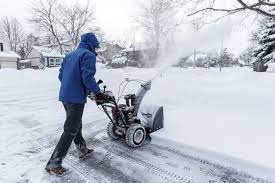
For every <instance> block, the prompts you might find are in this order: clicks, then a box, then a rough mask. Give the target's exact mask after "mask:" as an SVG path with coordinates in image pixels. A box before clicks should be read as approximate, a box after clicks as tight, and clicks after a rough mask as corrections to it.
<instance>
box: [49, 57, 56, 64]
mask: <svg viewBox="0 0 275 183" xmlns="http://www.w3.org/2000/svg"><path fill="white" fill-rule="evenodd" d="M49 66H55V60H54V58H50V61H49Z"/></svg>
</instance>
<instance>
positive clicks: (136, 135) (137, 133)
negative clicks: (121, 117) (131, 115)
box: [125, 123, 146, 148]
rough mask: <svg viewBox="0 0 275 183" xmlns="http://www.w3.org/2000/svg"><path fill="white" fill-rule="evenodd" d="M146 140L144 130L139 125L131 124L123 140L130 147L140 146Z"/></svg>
mask: <svg viewBox="0 0 275 183" xmlns="http://www.w3.org/2000/svg"><path fill="white" fill-rule="evenodd" d="M145 138H146V130H145V128H144V127H143V126H142V125H141V124H137V123H136V124H132V125H131V126H130V127H129V128H128V129H127V132H126V135H125V140H126V143H127V145H128V146H130V147H134V148H136V147H140V146H142V144H143V142H144V140H145Z"/></svg>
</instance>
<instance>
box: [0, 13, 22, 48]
mask: <svg viewBox="0 0 275 183" xmlns="http://www.w3.org/2000/svg"><path fill="white" fill-rule="evenodd" d="M0 25H1V28H0V35H1V37H2V38H3V39H4V41H6V42H7V43H8V45H9V47H10V50H12V51H15V52H16V51H17V49H18V46H19V44H20V42H21V41H22V39H21V38H22V35H23V28H22V25H21V24H20V22H19V21H18V20H17V19H16V18H13V17H4V18H2V20H1V22H0Z"/></svg>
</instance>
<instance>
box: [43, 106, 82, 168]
mask: <svg viewBox="0 0 275 183" xmlns="http://www.w3.org/2000/svg"><path fill="white" fill-rule="evenodd" d="M63 105H64V108H65V110H66V121H65V124H64V131H63V133H62V135H61V137H60V139H59V141H58V143H57V145H56V147H55V150H54V152H53V154H52V156H51V158H50V160H49V162H48V163H47V166H46V169H52V168H57V167H61V164H62V160H63V159H64V158H65V156H66V154H67V152H68V150H69V148H70V145H71V143H72V141H73V139H74V138H75V137H76V135H77V133H78V131H79V129H80V127H81V118H82V114H83V109H84V104H68V103H63Z"/></svg>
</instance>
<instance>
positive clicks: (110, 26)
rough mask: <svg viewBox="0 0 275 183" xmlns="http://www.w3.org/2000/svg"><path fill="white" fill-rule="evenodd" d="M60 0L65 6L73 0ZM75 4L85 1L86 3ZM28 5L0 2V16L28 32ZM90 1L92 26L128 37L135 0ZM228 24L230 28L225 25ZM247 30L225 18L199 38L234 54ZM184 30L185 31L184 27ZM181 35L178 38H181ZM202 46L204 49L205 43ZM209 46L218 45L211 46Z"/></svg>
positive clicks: (26, 2)
mask: <svg viewBox="0 0 275 183" xmlns="http://www.w3.org/2000/svg"><path fill="white" fill-rule="evenodd" d="M64 1H66V2H67V3H68V2H70V1H73V0H64ZM78 1H80V2H81V1H82V2H85V1H86V0H78ZM32 2H33V1H32V0H0V17H3V16H14V17H17V18H18V19H20V20H21V21H22V22H23V24H24V25H25V26H26V27H27V29H28V30H30V31H31V28H30V26H28V25H27V19H28V18H29V17H30V8H29V7H30V6H31V4H32ZM91 2H93V3H94V4H95V10H96V24H97V25H99V26H100V27H101V28H102V29H103V31H104V32H106V34H107V35H110V36H111V37H112V38H113V39H121V38H123V36H128V35H127V34H129V33H130V32H131V31H134V30H133V29H131V28H132V17H133V16H134V14H135V12H136V6H137V3H136V0H115V1H114V0H94V1H91ZM225 22H226V23H225ZM228 23H229V24H230V26H228ZM250 27H251V26H249V25H246V26H244V25H243V22H241V21H240V19H238V18H231V19H226V20H224V21H222V22H220V23H217V24H215V25H211V26H209V28H206V29H204V31H205V32H206V33H207V34H204V35H203V36H202V39H203V40H207V43H210V42H211V40H210V41H209V40H208V39H207V38H206V37H207V36H209V38H212V39H215V37H216V38H221V37H222V38H223V44H224V47H228V48H229V50H230V51H232V52H233V53H235V54H238V53H239V52H240V50H243V49H244V48H245V47H246V46H247V44H248V39H249V33H250V31H251V30H250V29H251V28H250ZM183 29H184V28H183ZM186 30H188V28H186ZM186 30H185V31H183V33H184V32H186ZM217 30H218V31H217ZM183 33H182V34H179V35H178V36H181V35H182V36H183V37H184V35H183ZM187 34H188V33H187ZM202 34H203V33H202ZM185 35H186V34H185ZM190 36H192V35H190ZM178 39H181V37H178ZM182 40H183V41H184V40H189V41H190V40H191V39H186V38H185V39H182ZM217 40H220V39H215V41H217ZM219 42H221V41H219ZM186 44H188V42H186ZM205 45H206V46H207V44H205ZM213 45H218V44H217V43H215V44H213ZM219 45H220V44H219Z"/></svg>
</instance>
